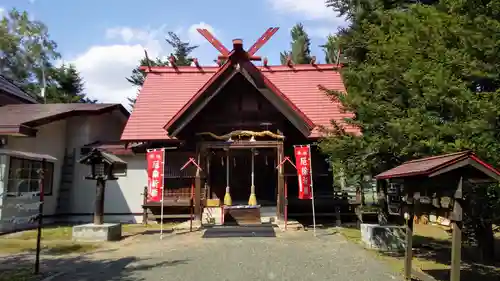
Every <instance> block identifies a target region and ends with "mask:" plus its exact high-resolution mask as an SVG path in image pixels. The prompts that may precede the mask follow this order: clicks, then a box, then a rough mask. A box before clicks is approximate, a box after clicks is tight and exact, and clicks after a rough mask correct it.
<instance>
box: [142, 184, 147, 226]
mask: <svg viewBox="0 0 500 281" xmlns="http://www.w3.org/2000/svg"><path fill="white" fill-rule="evenodd" d="M142 196H143V197H142V224H143V225H147V224H148V208H147V207H146V204H147V203H148V187H147V186H145V187H144V191H143V193H142Z"/></svg>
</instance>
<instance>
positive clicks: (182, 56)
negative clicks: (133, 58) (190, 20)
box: [126, 31, 198, 108]
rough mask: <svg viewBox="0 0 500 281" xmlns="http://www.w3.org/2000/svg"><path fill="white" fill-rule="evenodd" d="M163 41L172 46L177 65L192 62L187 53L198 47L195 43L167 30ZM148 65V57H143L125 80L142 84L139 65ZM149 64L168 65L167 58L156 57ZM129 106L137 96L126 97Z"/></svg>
mask: <svg viewBox="0 0 500 281" xmlns="http://www.w3.org/2000/svg"><path fill="white" fill-rule="evenodd" d="M165 41H166V42H167V43H168V44H169V45H170V46H171V47H172V49H173V54H171V56H173V57H174V58H175V64H176V65H178V66H189V65H191V63H192V62H193V59H192V58H191V57H189V55H190V54H191V53H192V52H193V51H194V50H195V49H196V48H198V46H197V45H191V44H190V43H189V42H185V41H182V40H181V39H180V38H179V36H178V35H177V34H175V33H174V32H171V31H169V32H168V38H166V39H165ZM145 65H148V59H147V58H143V59H141V61H140V62H139V65H138V66H137V67H136V68H135V69H134V70H132V75H131V76H130V77H127V78H126V79H127V81H128V82H130V83H132V84H133V85H135V86H138V87H141V86H142V85H143V84H144V79H145V78H146V72H144V71H143V70H141V69H140V67H141V66H145ZM149 65H151V66H168V65H169V62H168V60H164V59H161V58H156V59H155V60H151V59H149ZM127 99H128V101H129V105H130V107H131V108H133V107H134V105H135V102H136V100H137V97H133V98H127Z"/></svg>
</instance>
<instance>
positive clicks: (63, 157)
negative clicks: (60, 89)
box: [0, 76, 147, 232]
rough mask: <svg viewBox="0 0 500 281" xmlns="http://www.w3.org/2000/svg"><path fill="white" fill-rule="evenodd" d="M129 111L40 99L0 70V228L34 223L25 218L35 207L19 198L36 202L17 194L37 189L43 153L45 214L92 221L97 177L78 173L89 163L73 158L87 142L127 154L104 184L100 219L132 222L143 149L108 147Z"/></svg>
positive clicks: (142, 177) (138, 208) (138, 210)
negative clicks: (116, 174)
mask: <svg viewBox="0 0 500 281" xmlns="http://www.w3.org/2000/svg"><path fill="white" fill-rule="evenodd" d="M128 116H129V112H128V111H127V110H126V109H125V108H124V107H123V106H122V105H120V104H76V103H75V104H39V103H36V101H35V100H34V99H33V98H32V97H30V96H29V95H27V94H26V93H24V92H22V91H21V90H20V89H19V88H17V87H16V86H15V85H14V84H12V83H11V82H10V81H8V80H6V79H4V78H3V77H1V76H0V232H8V231H12V230H15V229H19V228H26V227H30V226H32V224H31V223H29V222H27V218H29V216H30V214H33V212H25V211H24V212H23V211H22V207H21V208H20V206H19V205H17V204H18V203H20V202H22V203H23V204H25V205H26V204H27V203H29V201H33V200H38V198H34V199H26V198H22V197H20V196H19V194H21V193H22V192H36V191H37V190H38V182H39V181H38V180H37V173H36V170H37V169H39V168H40V167H41V165H42V164H41V163H42V161H41V160H40V159H41V158H47V159H48V160H47V161H46V173H45V180H44V190H45V192H44V194H45V196H44V198H45V204H44V212H43V213H44V217H45V219H44V220H45V221H46V222H50V221H68V220H69V221H90V220H91V217H92V215H93V211H94V200H95V181H91V180H85V179H84V177H85V176H86V175H88V173H89V168H88V167H86V166H84V165H82V164H79V163H78V159H80V158H81V156H82V152H85V149H84V148H85V147H89V146H102V147H103V149H106V148H108V149H113V147H119V148H120V151H121V152H122V153H118V154H126V155H120V157H122V159H123V160H125V161H126V162H127V163H128V165H127V167H123V168H124V169H123V172H122V176H121V177H119V179H118V180H117V181H109V182H108V183H107V186H106V193H105V200H106V204H105V219H107V220H112V221H123V222H137V221H138V219H140V218H141V214H142V195H141V194H142V193H143V189H144V185H145V184H146V181H147V177H146V167H145V165H146V163H145V158H144V155H143V154H139V155H135V154H133V153H131V150H130V149H129V150H127V149H124V146H123V145H121V146H117V145H115V146H113V145H109V144H110V143H113V142H114V141H117V140H119V139H120V135H121V133H122V131H123V128H124V126H125V123H126V121H127V118H128ZM103 144H108V145H103ZM82 148H83V151H82ZM33 202H35V201H33ZM16 205H17V207H16ZM27 206H28V205H27ZM15 222H17V223H15Z"/></svg>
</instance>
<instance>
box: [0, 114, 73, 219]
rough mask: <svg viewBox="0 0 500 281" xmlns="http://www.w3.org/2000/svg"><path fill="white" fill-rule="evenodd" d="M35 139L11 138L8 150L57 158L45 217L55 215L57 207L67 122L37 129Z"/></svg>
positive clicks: (62, 121) (45, 206) (44, 211)
mask: <svg viewBox="0 0 500 281" xmlns="http://www.w3.org/2000/svg"><path fill="white" fill-rule="evenodd" d="M37 129H38V133H37V135H36V137H34V138H28V137H9V139H8V143H7V148H8V149H12V150H19V151H25V152H33V153H39V154H48V155H50V156H52V157H55V158H56V159H57V160H56V161H55V162H54V174H53V181H52V195H49V196H45V204H44V210H43V213H44V215H54V214H55V212H56V207H57V195H58V194H59V185H60V183H61V168H62V163H63V161H64V152H65V147H66V120H61V121H56V122H53V123H50V124H47V125H43V126H40V127H38V128H37Z"/></svg>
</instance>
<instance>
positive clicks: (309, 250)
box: [51, 230, 400, 281]
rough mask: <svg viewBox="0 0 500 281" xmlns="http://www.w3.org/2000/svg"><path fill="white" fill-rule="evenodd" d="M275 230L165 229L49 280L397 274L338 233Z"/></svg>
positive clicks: (303, 280)
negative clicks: (259, 233)
mask: <svg viewBox="0 0 500 281" xmlns="http://www.w3.org/2000/svg"><path fill="white" fill-rule="evenodd" d="M277 232H278V233H277V237H276V238H258V237H249V238H210V239H202V238H200V237H201V234H202V233H201V232H196V233H188V234H184V235H175V234H171V235H169V236H167V237H164V239H163V240H159V237H158V236H157V235H149V236H141V237H137V238H135V239H133V240H130V241H128V242H127V244H124V245H123V246H122V247H120V248H119V249H117V250H114V251H108V252H102V253H96V254H94V255H92V256H87V257H85V259H82V260H79V261H75V260H74V261H73V263H74V264H75V265H74V266H73V271H72V272H70V273H67V274H63V275H60V276H56V277H54V278H52V279H51V280H52V281H67V280H72V281H90V280H92V281H101V280H102V281H105V280H106V281H109V280H123V281H153V280H154V281H156V280H168V281H177V280H179V281H181V280H182V281H189V280H196V281H199V280H204V281H223V280H239V281H246V280H252V281H254V280H280V281H281V280H300V281H308V280H315V281H318V280H342V281H343V280H346V281H347V280H349V281H358V280H359V281H369V280H373V281H387V280H400V278H399V277H397V276H398V275H397V274H394V273H393V272H391V271H390V269H389V268H388V267H387V266H386V265H385V264H384V263H382V262H381V261H379V260H376V259H373V257H372V255H369V254H367V253H366V251H365V250H363V249H362V248H360V246H358V245H355V244H352V243H351V242H348V241H347V240H345V239H344V238H343V237H342V236H340V235H327V234H326V233H324V232H323V233H322V232H321V231H319V232H318V236H317V237H314V236H313V233H312V231H293V232H287V233H280V232H279V230H278V231H277ZM60 265H61V266H66V267H69V268H71V265H69V266H68V265H63V264H60Z"/></svg>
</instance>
